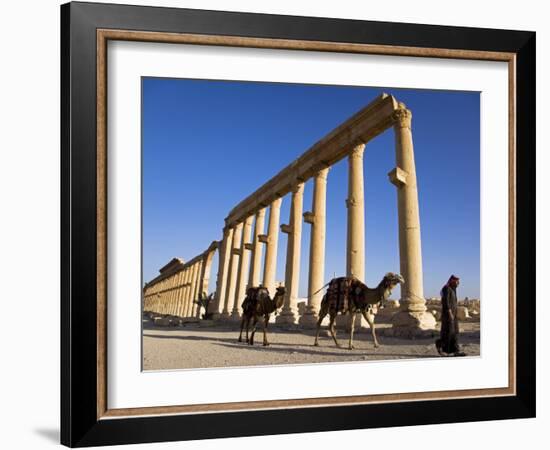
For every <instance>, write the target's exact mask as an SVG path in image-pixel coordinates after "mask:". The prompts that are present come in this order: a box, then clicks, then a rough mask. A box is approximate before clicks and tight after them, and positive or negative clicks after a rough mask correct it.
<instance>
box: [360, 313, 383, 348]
mask: <svg viewBox="0 0 550 450" xmlns="http://www.w3.org/2000/svg"><path fill="white" fill-rule="evenodd" d="M363 317H364V318H365V320H366V321H367V323H368V324H369V327H370V331H371V333H372V339H373V340H374V348H378V347H379V346H380V344H378V339H376V332H375V331H374V329H375V326H374V316H373V315H372V314H367V311H363Z"/></svg>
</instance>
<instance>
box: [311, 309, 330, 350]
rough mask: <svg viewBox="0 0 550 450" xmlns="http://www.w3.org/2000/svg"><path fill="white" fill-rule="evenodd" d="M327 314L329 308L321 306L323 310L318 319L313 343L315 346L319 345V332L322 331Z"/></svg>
mask: <svg viewBox="0 0 550 450" xmlns="http://www.w3.org/2000/svg"><path fill="white" fill-rule="evenodd" d="M326 315H327V310H326V309H325V308H323V307H322V306H321V310H320V311H319V320H317V333H316V334H315V342H314V343H313V345H314V346H316V347H318V346H319V332H320V331H321V322H322V321H323V319H324V318H325V316H326Z"/></svg>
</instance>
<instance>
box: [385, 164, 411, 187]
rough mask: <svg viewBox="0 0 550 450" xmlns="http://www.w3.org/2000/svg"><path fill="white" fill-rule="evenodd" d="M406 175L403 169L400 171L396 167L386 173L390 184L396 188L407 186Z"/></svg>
mask: <svg viewBox="0 0 550 450" xmlns="http://www.w3.org/2000/svg"><path fill="white" fill-rule="evenodd" d="M407 175H408V174H407V172H405V171H404V170H403V169H400V168H399V167H396V168H395V169H393V170H392V171H391V172H389V173H388V177H389V178H390V182H391V183H392V184H393V185H394V186H395V187H398V188H399V187H402V186H405V185H406V184H407Z"/></svg>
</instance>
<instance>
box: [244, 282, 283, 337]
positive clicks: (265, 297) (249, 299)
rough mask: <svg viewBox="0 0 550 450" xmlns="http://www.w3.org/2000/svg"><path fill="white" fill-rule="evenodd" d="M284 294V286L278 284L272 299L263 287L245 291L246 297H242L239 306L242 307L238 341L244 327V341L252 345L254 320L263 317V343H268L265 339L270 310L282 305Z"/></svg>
mask: <svg viewBox="0 0 550 450" xmlns="http://www.w3.org/2000/svg"><path fill="white" fill-rule="evenodd" d="M284 296H285V288H284V287H282V286H280V287H278V288H277V291H276V292H275V296H274V297H273V299H271V298H270V297H269V291H268V290H267V288H265V287H262V286H260V287H252V288H249V289H248V290H247V292H246V298H245V299H244V301H243V303H242V305H241V307H242V309H243V315H242V319H241V333H240V334H239V342H242V336H243V328H245V327H246V342H248V344H250V345H254V334H255V333H256V322H258V319H259V318H260V317H263V321H262V323H263V330H264V345H266V346H267V345H269V342H268V341H267V324H268V322H269V316H270V315H271V313H272V312H274V311H276V310H277V309H279V308H281V307H282V306H283V299H284ZM251 319H252V334H251V335H250V339H248V326H249V324H250V320H251Z"/></svg>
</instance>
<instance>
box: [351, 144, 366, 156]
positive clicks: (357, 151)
mask: <svg viewBox="0 0 550 450" xmlns="http://www.w3.org/2000/svg"><path fill="white" fill-rule="evenodd" d="M364 151H365V144H363V143H360V144H357V145H355V146H354V147H353V148H352V149H351V151H350V152H349V157H350V158H363V152H364Z"/></svg>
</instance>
